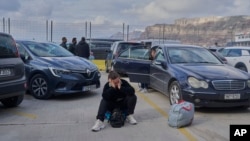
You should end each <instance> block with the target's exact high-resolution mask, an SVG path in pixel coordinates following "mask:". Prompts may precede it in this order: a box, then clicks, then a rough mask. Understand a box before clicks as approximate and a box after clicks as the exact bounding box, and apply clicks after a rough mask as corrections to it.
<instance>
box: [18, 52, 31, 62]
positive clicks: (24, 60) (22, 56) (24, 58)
mask: <svg viewBox="0 0 250 141" xmlns="http://www.w3.org/2000/svg"><path fill="white" fill-rule="evenodd" d="M20 58H21V59H22V60H23V62H26V61H27V60H29V56H25V55H23V54H20Z"/></svg>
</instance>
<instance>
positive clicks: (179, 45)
mask: <svg viewBox="0 0 250 141" xmlns="http://www.w3.org/2000/svg"><path fill="white" fill-rule="evenodd" d="M159 46H160V47H195V48H204V47H201V46H196V45H187V44H161V45H159Z"/></svg>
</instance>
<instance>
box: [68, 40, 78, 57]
mask: <svg viewBox="0 0 250 141" xmlns="http://www.w3.org/2000/svg"><path fill="white" fill-rule="evenodd" d="M76 44H77V40H76V37H74V38H72V43H71V44H70V46H69V51H70V52H71V53H73V54H76Z"/></svg>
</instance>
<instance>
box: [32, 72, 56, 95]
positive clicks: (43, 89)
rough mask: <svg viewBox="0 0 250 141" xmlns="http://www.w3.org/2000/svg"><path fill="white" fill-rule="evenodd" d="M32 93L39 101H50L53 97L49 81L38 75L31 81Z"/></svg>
mask: <svg viewBox="0 0 250 141" xmlns="http://www.w3.org/2000/svg"><path fill="white" fill-rule="evenodd" d="M30 91H31V94H32V95H33V96H34V97H35V98H37V99H48V98H50V97H51V94H50V93H49V84H48V80H47V79H46V78H45V77H44V76H43V75H41V74H37V75H35V76H34V77H33V78H32V79H31V81H30Z"/></svg>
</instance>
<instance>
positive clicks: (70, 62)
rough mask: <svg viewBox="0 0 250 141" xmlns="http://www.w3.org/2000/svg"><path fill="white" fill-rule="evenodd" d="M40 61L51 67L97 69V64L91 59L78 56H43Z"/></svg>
mask: <svg viewBox="0 0 250 141" xmlns="http://www.w3.org/2000/svg"><path fill="white" fill-rule="evenodd" d="M40 61H42V62H44V63H46V64H48V65H49V66H51V67H59V68H63V69H68V70H85V69H90V70H96V69H97V66H96V65H95V64H93V63H92V62H91V61H89V60H87V59H84V58H81V57H78V56H71V57H41V58H40Z"/></svg>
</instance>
